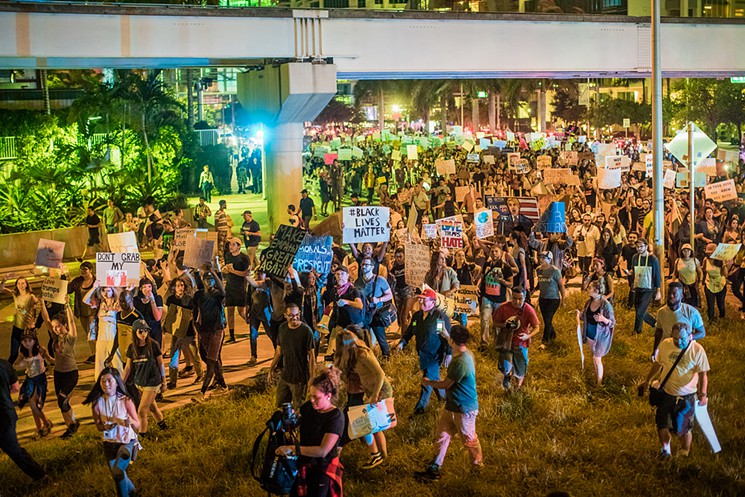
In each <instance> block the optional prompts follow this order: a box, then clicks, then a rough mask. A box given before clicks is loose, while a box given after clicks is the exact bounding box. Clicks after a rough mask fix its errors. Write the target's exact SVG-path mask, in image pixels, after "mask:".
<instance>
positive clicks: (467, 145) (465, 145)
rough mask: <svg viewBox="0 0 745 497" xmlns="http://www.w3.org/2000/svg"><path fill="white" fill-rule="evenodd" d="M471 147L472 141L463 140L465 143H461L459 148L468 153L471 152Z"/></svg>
mask: <svg viewBox="0 0 745 497" xmlns="http://www.w3.org/2000/svg"><path fill="white" fill-rule="evenodd" d="M473 145H474V143H473V142H472V141H470V140H465V141H464V142H463V143H462V144H461V148H463V150H465V151H466V152H470V151H471V150H473Z"/></svg>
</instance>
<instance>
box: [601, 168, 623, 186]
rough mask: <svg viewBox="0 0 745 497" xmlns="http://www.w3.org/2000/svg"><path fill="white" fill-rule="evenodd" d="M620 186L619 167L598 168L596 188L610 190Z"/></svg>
mask: <svg viewBox="0 0 745 497" xmlns="http://www.w3.org/2000/svg"><path fill="white" fill-rule="evenodd" d="M619 186H621V170H620V169H598V188H600V189H601V190H610V189H613V188H618V187H619Z"/></svg>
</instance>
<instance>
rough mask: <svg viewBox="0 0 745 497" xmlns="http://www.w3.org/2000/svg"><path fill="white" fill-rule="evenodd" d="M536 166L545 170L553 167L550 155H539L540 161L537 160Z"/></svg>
mask: <svg viewBox="0 0 745 497" xmlns="http://www.w3.org/2000/svg"><path fill="white" fill-rule="evenodd" d="M536 164H537V165H538V167H539V168H540V169H545V168H547V167H551V166H552V165H553V163H552V161H551V156H550V155H539V156H538V159H536Z"/></svg>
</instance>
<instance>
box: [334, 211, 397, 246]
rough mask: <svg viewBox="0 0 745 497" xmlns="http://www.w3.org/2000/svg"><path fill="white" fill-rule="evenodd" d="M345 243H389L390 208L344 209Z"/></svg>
mask: <svg viewBox="0 0 745 497" xmlns="http://www.w3.org/2000/svg"><path fill="white" fill-rule="evenodd" d="M343 219H344V224H343V228H344V231H343V240H344V243H362V242H371V243H377V242H387V241H388V240H389V239H390V231H391V230H390V227H389V226H388V223H389V221H390V219H391V211H390V209H389V208H388V207H380V206H366V207H344V214H343Z"/></svg>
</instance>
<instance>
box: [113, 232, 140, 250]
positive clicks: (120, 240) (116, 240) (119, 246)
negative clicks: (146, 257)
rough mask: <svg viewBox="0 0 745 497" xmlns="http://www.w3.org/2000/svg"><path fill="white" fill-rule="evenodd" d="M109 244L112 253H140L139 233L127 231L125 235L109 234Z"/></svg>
mask: <svg viewBox="0 0 745 497" xmlns="http://www.w3.org/2000/svg"><path fill="white" fill-rule="evenodd" d="M106 238H107V240H108V242H109V250H111V251H112V252H139V251H140V250H139V247H138V245H137V233H135V232H134V231H125V232H124V233H109V234H108V235H106Z"/></svg>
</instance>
